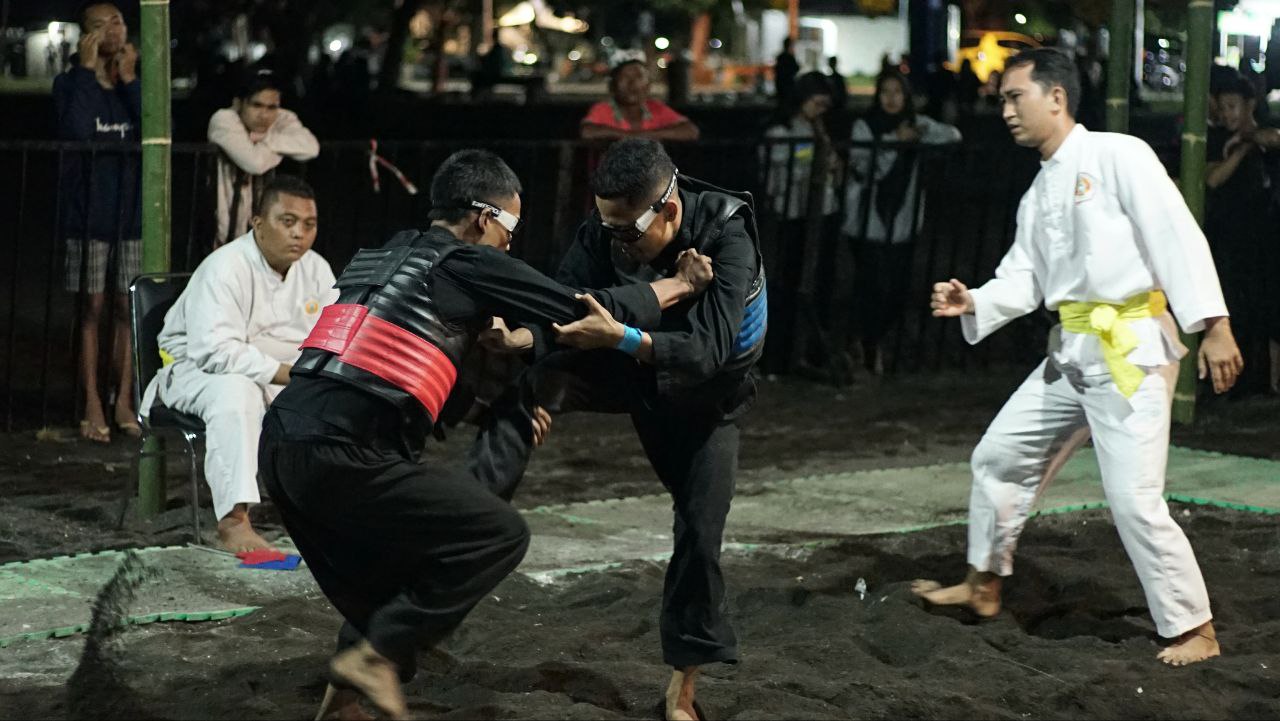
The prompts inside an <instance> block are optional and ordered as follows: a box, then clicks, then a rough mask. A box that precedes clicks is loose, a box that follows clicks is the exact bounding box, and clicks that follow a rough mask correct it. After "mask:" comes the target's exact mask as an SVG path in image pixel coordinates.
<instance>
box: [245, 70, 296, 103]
mask: <svg viewBox="0 0 1280 721" xmlns="http://www.w3.org/2000/svg"><path fill="white" fill-rule="evenodd" d="M263 90H274V91H276V92H277V93H281V94H282V95H283V94H284V90H283V88H281V87H280V81H279V80H277V79H276V74H275V73H274V72H272V71H271V70H268V69H266V68H263V69H261V70H255V71H254V72H253V73H251V74H250V75H249V77H248V78H246V79H245V81H244V82H243V83H241V84H240V90H239V91H238V92H237V93H236V97H237V98H239V99H240V100H249V99H250V98H252V97H253V96H255V95H257V94H258V93H260V92H262V91H263Z"/></svg>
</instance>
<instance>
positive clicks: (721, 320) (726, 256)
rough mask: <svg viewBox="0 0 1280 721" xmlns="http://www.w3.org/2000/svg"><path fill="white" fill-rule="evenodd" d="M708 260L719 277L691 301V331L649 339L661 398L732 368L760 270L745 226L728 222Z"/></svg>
mask: <svg viewBox="0 0 1280 721" xmlns="http://www.w3.org/2000/svg"><path fill="white" fill-rule="evenodd" d="M707 254H708V255H710V256H711V262H712V270H713V272H714V273H715V277H714V278H712V280H711V284H710V285H709V286H707V290H706V292H704V293H703V294H702V295H701V296H699V297H697V298H696V299H694V300H693V301H692V305H691V306H690V307H689V311H688V315H687V320H688V323H687V326H686V327H685V328H682V329H680V330H675V331H657V332H652V333H649V336H650V337H651V338H652V343H653V350H652V352H653V357H652V363H653V366H654V368H655V370H656V371H657V378H658V390H659V392H660V393H666V392H668V391H671V390H673V389H675V388H678V387H680V386H682V385H688V384H694V383H700V382H702V381H705V380H708V379H710V378H711V377H712V376H714V375H715V374H716V373H718V372H719V371H720V369H721V368H723V367H724V366H725V364H726V363H728V362H729V360H730V356H731V355H732V353H733V342H734V339H735V338H736V337H737V335H738V331H739V330H740V329H741V328H742V319H743V316H744V315H745V313H746V298H747V293H748V292H749V291H750V288H751V281H752V280H753V279H754V278H755V275H756V264H757V256H756V250H755V244H754V243H753V242H752V240H751V236H749V235H748V234H747V232H746V228H745V224H744V222H743V220H742V219H741V218H733V219H732V220H730V221H729V223H728V224H727V225H726V227H725V229H724V233H723V234H722V235H721V236H720V238H719V239H718V240H717V241H716V242H715V243H714V244H713V245H712V246H711V247H709V248H708V249H707ZM641 360H648V359H647V358H644V357H641Z"/></svg>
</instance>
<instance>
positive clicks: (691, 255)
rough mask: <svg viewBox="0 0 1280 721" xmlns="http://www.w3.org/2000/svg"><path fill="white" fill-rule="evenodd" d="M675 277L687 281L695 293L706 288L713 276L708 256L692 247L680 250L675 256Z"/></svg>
mask: <svg viewBox="0 0 1280 721" xmlns="http://www.w3.org/2000/svg"><path fill="white" fill-rule="evenodd" d="M676 277H677V278H679V279H680V280H683V281H684V282H686V283H688V284H689V285H690V286H691V287H692V288H693V292H694V294H695V295H696V294H698V293H701V292H702V291H704V290H706V289H707V286H708V285H710V284H711V281H712V279H713V278H715V273H713V272H712V271H711V258H710V256H706V255H702V254H701V253H699V252H698V251H696V250H694V249H693V248H689V249H688V250H683V251H681V252H680V255H678V256H676Z"/></svg>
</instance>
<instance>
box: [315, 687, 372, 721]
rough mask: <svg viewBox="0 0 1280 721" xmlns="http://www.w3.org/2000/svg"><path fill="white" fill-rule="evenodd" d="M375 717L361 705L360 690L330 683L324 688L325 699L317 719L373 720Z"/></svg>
mask: <svg viewBox="0 0 1280 721" xmlns="http://www.w3.org/2000/svg"><path fill="white" fill-rule="evenodd" d="M373 718H374V717H373V714H371V713H369V712H368V711H365V710H364V708H363V707H361V706H360V694H359V692H357V691H355V690H354V689H349V688H338V687H336V686H334V685H333V684H329V687H328V688H326V689H325V690H324V700H323V701H321V702H320V711H319V712H318V713H316V721H326V720H327V719H336V720H337V721H373Z"/></svg>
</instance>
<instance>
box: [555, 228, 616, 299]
mask: <svg viewBox="0 0 1280 721" xmlns="http://www.w3.org/2000/svg"><path fill="white" fill-rule="evenodd" d="M592 226H593V224H592V223H591V222H590V221H587V222H585V223H583V224H582V225H580V226H578V232H577V234H576V235H575V236H574V239H573V243H572V244H571V245H570V246H569V249H568V250H567V251H565V254H564V258H562V259H561V260H560V267H559V268H557V269H556V274H555V279H556V281H557V282H560V283H563V284H565V285H567V286H570V287H572V288H608V287H609V286H611V285H617V283H618V281H617V276H616V275H614V272H613V260H612V259H611V258H610V257H609V241H608V239H607V238H604V237H602V236H601V234H600V233H599V232H598V231H597V230H596V229H595V228H594V227H592Z"/></svg>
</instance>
